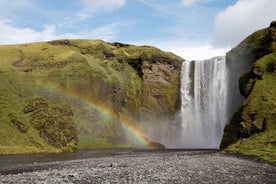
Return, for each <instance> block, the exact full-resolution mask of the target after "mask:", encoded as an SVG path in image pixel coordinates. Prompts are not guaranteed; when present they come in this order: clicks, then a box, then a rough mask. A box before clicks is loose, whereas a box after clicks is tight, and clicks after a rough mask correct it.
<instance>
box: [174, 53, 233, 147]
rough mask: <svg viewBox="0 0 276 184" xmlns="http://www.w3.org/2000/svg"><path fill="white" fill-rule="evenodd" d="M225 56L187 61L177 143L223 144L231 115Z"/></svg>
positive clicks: (182, 144)
mask: <svg viewBox="0 0 276 184" xmlns="http://www.w3.org/2000/svg"><path fill="white" fill-rule="evenodd" d="M226 77H227V70H226V63H225V57H224V56H221V57H215V58H212V59H209V60H202V61H187V62H184V63H183V65H182V74H181V102H182V104H181V113H180V118H181V138H180V140H181V141H180V142H179V143H178V145H175V146H176V147H181V148H219V144H220V142H221V138H222V134H223V128H224V126H225V125H226V123H227V121H228V118H227V87H228V84H227V79H226Z"/></svg>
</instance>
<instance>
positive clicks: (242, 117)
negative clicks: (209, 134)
mask: <svg viewBox="0 0 276 184" xmlns="http://www.w3.org/2000/svg"><path fill="white" fill-rule="evenodd" d="M275 30H276V22H275V21H274V22H272V23H271V25H270V26H269V27H268V28H266V29H262V30H259V31H257V32H255V33H253V34H252V35H250V36H249V37H247V38H246V39H245V40H244V41H243V42H241V43H240V44H239V45H238V46H237V47H236V48H234V49H232V50H231V51H230V52H229V53H228V54H227V58H228V62H229V65H230V66H231V67H232V69H234V70H233V71H235V70H237V73H236V74H240V73H241V72H242V71H244V70H246V69H248V71H247V72H246V73H243V74H240V75H239V76H241V77H240V79H239V86H238V87H239V89H240V92H241V94H242V95H243V96H244V97H245V100H244V101H243V102H242V105H241V106H240V108H239V110H238V111H237V112H236V113H235V114H234V116H233V118H232V119H231V122H230V124H228V125H227V126H226V128H225V130H224V136H223V139H222V143H221V148H226V147H227V146H228V148H227V149H228V150H231V151H237V152H241V153H245V154H250V155H256V156H261V157H262V158H263V159H266V160H272V161H273V160H274V161H275V160H276V155H275V150H276V147H275V140H276V136H275V135H276V134H275V133H276V132H275V126H276V73H275V71H276V70H275V68H276V62H275V61H276V42H275ZM233 100H236V99H233ZM229 145H231V146H229Z"/></svg>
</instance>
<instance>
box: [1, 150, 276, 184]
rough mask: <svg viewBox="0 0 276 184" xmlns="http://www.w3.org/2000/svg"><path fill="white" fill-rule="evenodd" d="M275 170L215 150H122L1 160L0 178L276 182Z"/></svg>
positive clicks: (31, 180)
mask: <svg viewBox="0 0 276 184" xmlns="http://www.w3.org/2000/svg"><path fill="white" fill-rule="evenodd" d="M82 154H84V153H82ZM275 173H276V166H275V165H272V164H268V163H265V162H260V161H258V160H253V159H248V158H245V157H240V156H236V155H232V154H224V153H219V152H214V151H180V150H174V151H137V150H135V151H134V150H131V151H129V150H124V151H115V152H109V153H108V154H106V155H94V156H93V155H92V156H91V157H90V158H82V159H81V158H75V159H74V158H73V159H71V160H70V159H69V160H63V161H50V162H40V163H38V162H33V163H30V164H26V163H25V164H18V165H15V164H10V165H8V164H6V166H4V167H1V169H0V183H276V177H275V176H276V174H275Z"/></svg>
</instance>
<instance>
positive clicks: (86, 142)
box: [78, 136, 115, 149]
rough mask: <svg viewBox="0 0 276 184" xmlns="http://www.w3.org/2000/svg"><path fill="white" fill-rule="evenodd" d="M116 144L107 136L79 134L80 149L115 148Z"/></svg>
mask: <svg viewBox="0 0 276 184" xmlns="http://www.w3.org/2000/svg"><path fill="white" fill-rule="evenodd" d="M114 147H115V146H114V145H112V144H111V143H110V142H108V140H107V139H105V138H94V137H92V136H79V146H78V148H79V149H91V148H93V149H96V148H114Z"/></svg>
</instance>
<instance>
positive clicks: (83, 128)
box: [0, 40, 183, 154]
mask: <svg viewBox="0 0 276 184" xmlns="http://www.w3.org/2000/svg"><path fill="white" fill-rule="evenodd" d="M0 58H1V59H0V63H1V67H0V80H1V83H0V122H1V124H0V154H1V153H2V154H3V153H4V154H9V153H32V152H59V151H62V150H63V151H73V150H75V149H77V148H80V149H82V148H98V147H100V148H105V147H117V146H127V147H129V146H134V147H135V146H139V145H137V142H135V140H133V139H132V138H131V136H130V135H129V134H127V132H126V129H128V128H129V127H128V126H131V127H132V128H133V127H135V128H137V129H138V128H143V127H146V126H147V124H154V123H155V122H159V121H161V120H162V121H166V120H168V119H170V118H171V117H172V116H173V115H174V113H175V112H176V110H177V109H178V107H179V105H180V104H179V94H178V93H179V85H180V84H179V81H180V80H179V77H180V70H181V63H182V62H183V59H181V58H180V57H178V56H176V55H174V54H172V53H167V52H163V51H161V50H159V49H157V48H154V47H149V46H134V45H128V44H122V43H106V42H103V41H101V40H56V41H50V42H41V43H30V44H20V45H3V46H0ZM58 132H60V133H58ZM151 144H155V143H151Z"/></svg>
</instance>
